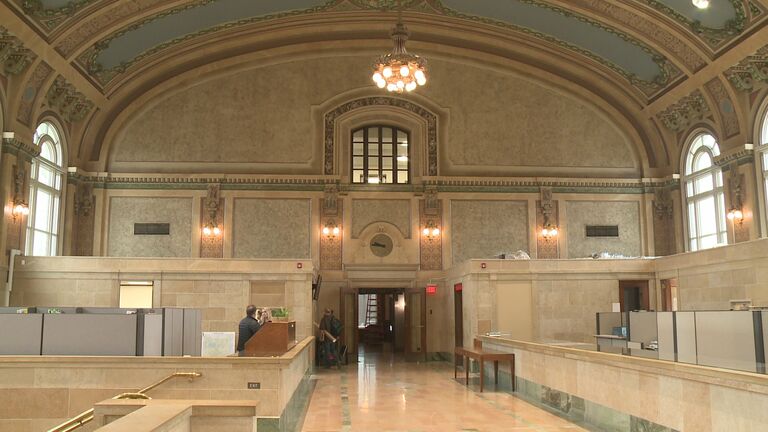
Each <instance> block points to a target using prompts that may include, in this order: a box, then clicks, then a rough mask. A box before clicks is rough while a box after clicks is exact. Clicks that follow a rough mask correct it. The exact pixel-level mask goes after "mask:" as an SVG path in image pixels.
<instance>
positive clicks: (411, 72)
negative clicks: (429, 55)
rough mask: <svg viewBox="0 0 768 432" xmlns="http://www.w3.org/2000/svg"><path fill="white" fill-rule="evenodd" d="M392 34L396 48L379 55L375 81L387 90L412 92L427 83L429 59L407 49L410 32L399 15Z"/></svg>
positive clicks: (375, 64) (374, 70)
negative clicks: (406, 43) (406, 44)
mask: <svg viewBox="0 0 768 432" xmlns="http://www.w3.org/2000/svg"><path fill="white" fill-rule="evenodd" d="M390 36H391V37H392V42H393V43H394V48H393V49H392V52H391V53H389V54H387V55H383V56H381V57H379V58H378V59H377V60H376V62H375V63H374V64H373V76H372V78H373V82H375V83H376V86H377V87H378V88H386V89H387V91H390V92H396V93H402V92H403V91H407V92H410V91H413V90H414V89H416V87H418V86H423V85H425V84H426V83H427V73H426V71H427V61H426V60H424V59H423V58H421V57H419V56H417V55H415V54H409V53H408V52H407V51H406V50H405V42H406V41H407V40H408V36H410V32H409V31H408V29H407V28H406V27H405V24H403V22H402V20H401V19H400V18H399V17H398V20H397V24H395V27H393V28H392V32H391V33H390Z"/></svg>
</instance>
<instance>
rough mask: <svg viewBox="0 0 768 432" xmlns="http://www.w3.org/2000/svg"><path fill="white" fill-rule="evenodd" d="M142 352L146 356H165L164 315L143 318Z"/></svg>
mask: <svg viewBox="0 0 768 432" xmlns="http://www.w3.org/2000/svg"><path fill="white" fill-rule="evenodd" d="M142 343H143V346H142V350H141V355H144V356H161V355H163V315H162V313H156V314H146V315H144V316H143V332H142Z"/></svg>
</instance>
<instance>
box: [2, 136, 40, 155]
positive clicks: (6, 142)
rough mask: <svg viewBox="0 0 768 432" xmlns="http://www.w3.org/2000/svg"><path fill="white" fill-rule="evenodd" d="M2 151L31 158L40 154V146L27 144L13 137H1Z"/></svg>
mask: <svg viewBox="0 0 768 432" xmlns="http://www.w3.org/2000/svg"><path fill="white" fill-rule="evenodd" d="M2 152H3V153H9V154H12V155H14V156H17V157H18V156H19V155H23V156H25V157H26V158H27V159H32V158H35V157H37V156H40V147H38V146H36V145H34V144H27V143H25V142H24V141H22V140H20V139H18V138H16V137H13V138H3V139H2Z"/></svg>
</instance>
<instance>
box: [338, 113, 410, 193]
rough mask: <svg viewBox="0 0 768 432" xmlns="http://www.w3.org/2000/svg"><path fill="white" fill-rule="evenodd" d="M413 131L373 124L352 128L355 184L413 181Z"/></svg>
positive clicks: (353, 176) (353, 177)
mask: <svg viewBox="0 0 768 432" xmlns="http://www.w3.org/2000/svg"><path fill="white" fill-rule="evenodd" d="M410 141H411V139H410V134H409V133H408V132H407V131H404V130H402V129H398V128H396V127H393V126H384V125H374V126H366V127H363V128H360V129H356V130H353V131H352V152H351V154H352V158H351V159H352V167H351V171H350V172H351V173H352V183H370V184H408V183H410V181H411V179H410V168H411V152H410V148H411V146H410Z"/></svg>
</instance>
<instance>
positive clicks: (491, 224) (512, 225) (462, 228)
mask: <svg viewBox="0 0 768 432" xmlns="http://www.w3.org/2000/svg"><path fill="white" fill-rule="evenodd" d="M450 224H451V225H450V226H451V247H452V249H453V260H452V262H453V264H454V265H455V264H458V263H461V262H463V261H466V260H468V259H472V258H493V257H494V256H495V255H497V254H499V253H500V252H515V251H517V250H520V249H522V250H524V251H526V252H529V251H530V248H529V244H528V205H527V203H526V202H525V201H470V200H466V201H465V200H452V201H451V221H450Z"/></svg>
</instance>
